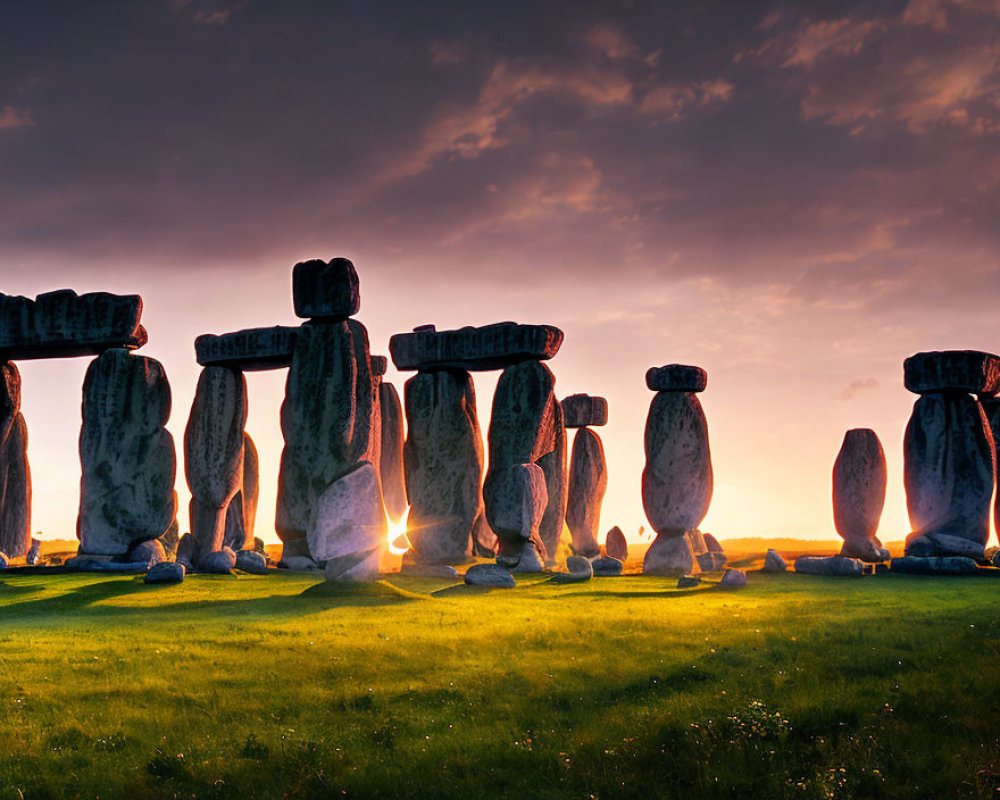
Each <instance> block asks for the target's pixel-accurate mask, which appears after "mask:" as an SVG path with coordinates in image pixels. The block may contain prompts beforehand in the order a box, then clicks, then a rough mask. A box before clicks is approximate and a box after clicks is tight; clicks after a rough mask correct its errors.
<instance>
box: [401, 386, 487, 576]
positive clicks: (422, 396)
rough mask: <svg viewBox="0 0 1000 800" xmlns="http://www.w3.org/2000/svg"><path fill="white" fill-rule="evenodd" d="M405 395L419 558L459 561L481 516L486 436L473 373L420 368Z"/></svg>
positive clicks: (409, 486)
mask: <svg viewBox="0 0 1000 800" xmlns="http://www.w3.org/2000/svg"><path fill="white" fill-rule="evenodd" d="M404 394H405V399H406V424H407V434H406V443H405V445H404V447H403V460H404V464H405V470H404V474H405V481H406V495H407V497H408V498H409V501H410V514H409V517H408V521H407V529H408V532H407V536H408V537H409V539H410V543H411V544H412V546H413V550H414V554H415V556H416V558H417V560H418V561H421V562H424V563H431V564H442V563H461V562H463V561H465V560H466V559H467V558H468V557H469V556H470V554H471V553H472V548H473V538H474V536H475V534H476V528H477V525H480V524H482V523H481V520H482V518H483V494H482V488H481V486H480V481H481V480H482V474H483V441H482V434H481V433H480V430H479V417H478V415H477V412H476V390H475V387H474V386H473V383H472V378H471V376H470V375H469V373H468V372H465V371H463V370H455V369H441V370H434V371H433V372H419V373H417V374H416V375H415V376H414V377H412V378H410V379H409V380H408V381H407V382H406V386H405V389H404ZM487 533H488V531H487Z"/></svg>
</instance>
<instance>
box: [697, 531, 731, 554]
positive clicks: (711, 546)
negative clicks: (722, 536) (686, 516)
mask: <svg viewBox="0 0 1000 800" xmlns="http://www.w3.org/2000/svg"><path fill="white" fill-rule="evenodd" d="M702 538H703V539H704V540H705V547H706V549H707V550H708V552H709V553H725V552H726V551H725V549H723V547H722V545H721V544H720V543H719V540H718V539H716V538H715V537H714V536H713V535H712V534H710V533H703V534H702Z"/></svg>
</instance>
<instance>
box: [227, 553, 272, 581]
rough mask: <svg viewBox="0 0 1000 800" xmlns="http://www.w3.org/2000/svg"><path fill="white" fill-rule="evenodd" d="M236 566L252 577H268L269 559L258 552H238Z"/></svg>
mask: <svg viewBox="0 0 1000 800" xmlns="http://www.w3.org/2000/svg"><path fill="white" fill-rule="evenodd" d="M235 566H236V569H238V570H242V571H243V572H249V573H250V574H251V575H267V559H266V558H264V556H263V555H261V554H260V553H258V552H257V551H256V550H238V551H237V552H236V564H235Z"/></svg>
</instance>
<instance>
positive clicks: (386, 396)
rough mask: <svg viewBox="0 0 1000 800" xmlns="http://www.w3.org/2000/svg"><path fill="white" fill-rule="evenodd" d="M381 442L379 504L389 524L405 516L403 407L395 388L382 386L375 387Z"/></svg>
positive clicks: (382, 384)
mask: <svg viewBox="0 0 1000 800" xmlns="http://www.w3.org/2000/svg"><path fill="white" fill-rule="evenodd" d="M378 406H379V415H380V416H381V419H382V439H381V451H380V461H379V472H380V474H381V477H382V500H383V502H384V503H385V513H386V515H387V516H388V517H389V519H390V520H391V521H394V522H395V521H398V520H401V519H403V517H404V516H406V509H407V507H408V506H409V503H408V502H407V500H406V479H405V474H406V473H405V471H404V467H403V405H402V403H400V401H399V394H398V393H397V392H396V387H395V386H393V385H392V384H391V383H386V382H384V381H383V382H382V383H381V384H380V385H379V387H378Z"/></svg>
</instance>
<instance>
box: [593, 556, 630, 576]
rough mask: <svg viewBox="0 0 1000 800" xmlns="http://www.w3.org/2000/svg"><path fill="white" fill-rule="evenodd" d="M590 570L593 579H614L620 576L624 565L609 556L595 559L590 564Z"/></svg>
mask: <svg viewBox="0 0 1000 800" xmlns="http://www.w3.org/2000/svg"><path fill="white" fill-rule="evenodd" d="M590 566H591V569H593V571H594V577H595V578H614V577H617V576H618V575H621V574H622V570H623V569H624V567H625V565H624V564H623V563H622V562H621V561H619V560H618V559H617V558H612V557H611V556H604V558H595V559H594V560H593V561H592V562H591V564H590Z"/></svg>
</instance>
